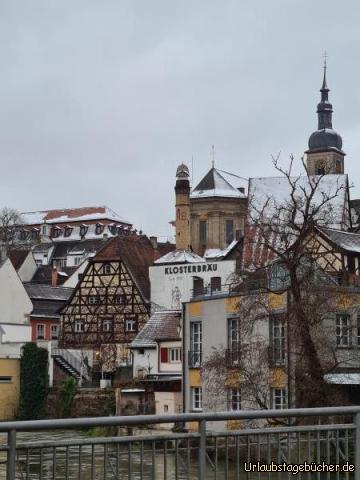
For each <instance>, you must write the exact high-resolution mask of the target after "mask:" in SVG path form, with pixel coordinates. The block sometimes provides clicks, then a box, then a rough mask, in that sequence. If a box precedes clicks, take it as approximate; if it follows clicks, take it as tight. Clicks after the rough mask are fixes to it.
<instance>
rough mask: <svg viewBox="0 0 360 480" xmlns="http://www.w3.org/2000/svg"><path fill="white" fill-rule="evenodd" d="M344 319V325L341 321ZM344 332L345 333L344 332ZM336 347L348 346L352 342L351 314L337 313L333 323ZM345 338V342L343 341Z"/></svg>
mask: <svg viewBox="0 0 360 480" xmlns="http://www.w3.org/2000/svg"><path fill="white" fill-rule="evenodd" d="M344 320H346V325H343V321H344ZM344 332H345V333H344ZM335 335H336V347H337V348H350V347H351V344H352V338H351V316H350V315H349V314H348V313H337V314H336V323H335ZM344 340H346V342H344Z"/></svg>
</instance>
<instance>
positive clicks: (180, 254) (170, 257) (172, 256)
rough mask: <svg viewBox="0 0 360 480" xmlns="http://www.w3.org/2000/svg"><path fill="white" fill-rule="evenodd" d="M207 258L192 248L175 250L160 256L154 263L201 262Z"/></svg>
mask: <svg viewBox="0 0 360 480" xmlns="http://www.w3.org/2000/svg"><path fill="white" fill-rule="evenodd" d="M199 262H205V260H204V259H203V258H202V257H200V256H199V255H197V254H196V253H194V252H192V251H191V250H174V251H172V252H169V253H167V254H166V255H163V256H162V257H160V258H158V259H157V260H156V261H155V262H154V263H155V264H163V263H199Z"/></svg>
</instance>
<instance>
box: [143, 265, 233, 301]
mask: <svg viewBox="0 0 360 480" xmlns="http://www.w3.org/2000/svg"><path fill="white" fill-rule="evenodd" d="M149 275H150V283H151V302H152V303H153V304H155V305H154V306H155V307H156V306H159V307H163V308H168V309H180V308H181V304H182V302H187V301H189V300H190V298H191V297H192V294H193V290H194V288H195V289H196V288H199V286H200V289H201V286H203V292H204V294H209V295H210V294H211V293H214V290H216V289H219V286H221V289H225V288H226V287H227V286H228V285H229V284H231V283H233V282H234V280H235V260H223V261H217V262H201V263H200V262H199V263H186V264H179V263H174V264H169V263H168V264H166V265H154V266H152V267H150V271H149Z"/></svg>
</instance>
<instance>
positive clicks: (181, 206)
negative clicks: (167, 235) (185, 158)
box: [175, 163, 190, 250]
mask: <svg viewBox="0 0 360 480" xmlns="http://www.w3.org/2000/svg"><path fill="white" fill-rule="evenodd" d="M189 178H190V174H189V169H188V167H187V166H186V165H184V164H183V163H182V164H181V165H179V166H178V168H177V170H176V183H175V197H176V203H175V208H176V220H175V226H176V250H189V249H190V180H189Z"/></svg>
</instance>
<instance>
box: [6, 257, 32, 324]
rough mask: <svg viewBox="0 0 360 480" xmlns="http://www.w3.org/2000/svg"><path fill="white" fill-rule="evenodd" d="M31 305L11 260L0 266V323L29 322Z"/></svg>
mask: <svg viewBox="0 0 360 480" xmlns="http://www.w3.org/2000/svg"><path fill="white" fill-rule="evenodd" d="M32 309H33V305H32V303H31V300H30V298H29V297H28V295H27V293H26V290H25V288H24V286H23V284H22V282H21V280H20V277H19V276H18V274H17V273H16V270H15V269H14V267H13V265H12V263H11V261H10V260H9V259H7V260H5V262H4V263H3V265H2V266H1V268H0V324H2V323H16V324H21V323H23V324H29V318H28V315H29V314H30V313H31V312H32Z"/></svg>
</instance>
